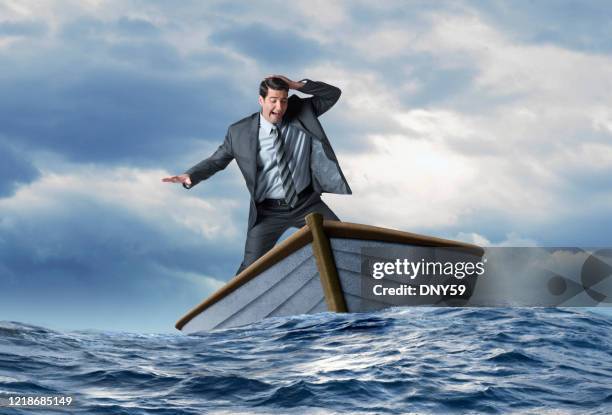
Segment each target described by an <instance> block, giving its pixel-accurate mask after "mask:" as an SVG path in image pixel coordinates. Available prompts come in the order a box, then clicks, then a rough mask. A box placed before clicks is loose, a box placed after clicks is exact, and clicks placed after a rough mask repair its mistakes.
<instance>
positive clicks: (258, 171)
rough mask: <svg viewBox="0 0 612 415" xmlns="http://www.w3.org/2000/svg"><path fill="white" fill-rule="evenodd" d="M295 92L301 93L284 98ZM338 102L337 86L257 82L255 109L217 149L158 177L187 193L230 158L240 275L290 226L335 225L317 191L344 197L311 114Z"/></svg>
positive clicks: (274, 79) (278, 78) (273, 79)
mask: <svg viewBox="0 0 612 415" xmlns="http://www.w3.org/2000/svg"><path fill="white" fill-rule="evenodd" d="M289 89H295V90H298V91H300V92H303V93H305V94H308V95H312V96H311V97H309V98H300V97H298V96H297V95H292V96H291V97H288V95H289ZM339 98H340V89H338V88H336V87H334V86H331V85H328V84H325V83H323V82H315V81H311V80H309V79H304V80H302V81H299V82H295V81H292V80H290V79H288V78H286V77H285V76H282V75H272V76H270V77H267V78H266V79H264V80H263V81H262V82H261V84H260V88H259V104H260V106H261V111H260V112H256V113H254V114H252V115H250V116H248V117H246V118H243V119H242V120H240V121H238V122H236V123H234V124H232V125H230V127H229V128H228V130H227V134H226V136H225V140H224V141H223V144H221V145H220V146H219V148H218V149H217V151H215V152H214V154H213V155H211V156H210V157H209V158H207V159H205V160H202V161H201V162H199V163H198V164H196V165H195V166H193V167H192V168H190V169H189V170H187V171H186V172H185V173H184V174H181V175H178V176H171V177H166V178H163V179H162V180H163V181H164V182H171V183H182V184H183V187H185V188H186V189H190V188H192V187H193V186H195V185H196V184H198V183H199V182H200V181H202V180H206V179H208V178H209V177H210V176H212V175H213V174H215V173H216V172H218V171H219V170H222V169H224V168H225V167H226V166H227V165H228V164H229V163H230V162H231V161H232V160H234V159H235V160H236V162H237V164H238V167H239V168H240V171H241V172H242V175H243V176H244V180H245V182H246V186H247V189H248V190H249V193H250V194H251V203H250V204H251V206H250V211H249V222H248V230H247V238H246V243H245V248H244V259H243V261H242V264H241V265H240V267H239V268H238V272H237V274H238V273H240V272H241V271H242V270H243V269H245V268H246V267H247V266H249V265H250V264H252V263H253V262H255V261H256V260H257V259H258V258H259V257H261V256H262V255H263V254H265V253H266V252H267V251H268V250H270V249H271V248H272V247H273V246H274V244H275V243H276V242H277V241H278V239H279V238H280V236H281V235H282V234H283V232H285V230H287V229H288V228H290V227H297V228H299V227H302V226H304V223H305V221H304V217H305V216H306V215H307V214H309V213H312V212H318V213H321V214H322V215H323V217H324V218H325V219H331V220H339V219H338V217H337V216H336V215H335V214H334V212H332V210H331V209H330V208H329V207H328V206H327V205H326V204H325V203H324V202H323V201H322V200H321V193H323V192H328V193H338V194H351V189H350V187H349V185H348V183H347V181H346V179H345V178H344V174H343V173H342V170H341V169H340V165H339V164H338V160H337V159H336V156H335V154H334V151H333V150H332V147H331V145H330V144H329V140H328V138H327V136H326V135H325V131H323V127H322V126H321V124H320V123H319V120H318V117H319V116H320V115H322V114H323V113H325V112H326V111H327V110H328V109H330V108H331V107H332V106H333V105H334V104H335V103H336V101H338V99H339Z"/></svg>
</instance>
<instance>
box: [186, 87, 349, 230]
mask: <svg viewBox="0 0 612 415" xmlns="http://www.w3.org/2000/svg"><path fill="white" fill-rule="evenodd" d="M305 81H306V83H305V84H304V86H303V87H302V88H301V89H300V91H301V92H304V93H305V94H310V95H312V97H309V98H300V97H298V96H297V95H291V97H289V102H288V106H287V111H286V112H285V115H284V117H283V121H285V122H290V123H292V124H293V125H295V126H296V127H298V128H301V129H302V130H304V131H305V132H307V133H308V135H309V136H310V137H312V143H311V144H312V145H311V157H310V171H311V179H312V186H313V188H314V190H315V192H317V193H319V194H321V193H323V192H327V193H339V194H351V189H350V187H349V185H348V183H347V181H346V179H345V178H344V174H343V173H342V170H341V169H340V165H339V164H338V159H337V158H336V155H335V154H334V150H333V149H332V147H331V145H330V144H329V140H328V138H327V136H326V135H325V131H323V127H321V124H320V123H319V120H318V119H317V117H319V116H320V115H321V114H323V113H324V112H326V111H327V110H328V109H330V108H331V107H332V106H333V105H334V104H335V103H336V101H338V99H339V98H340V93H341V91H340V89H339V88H336V87H335V86H332V85H328V84H326V83H323V82H315V81H311V80H308V79H306V80H305ZM258 128H259V112H256V113H254V114H252V115H250V116H248V117H246V118H243V119H242V120H240V121H238V122H235V123H234V124H232V125H230V126H229V128H228V130H227V134H226V136H225V140H224V141H223V144H221V145H220V146H219V148H218V149H217V151H215V152H214V153H213V155H212V156H210V157H209V158H207V159H205V160H202V161H201V162H199V163H198V164H196V165H195V166H193V167H192V168H190V169H189V170H187V171H186V172H185V173H186V174H189V176H190V179H191V183H192V184H191V186H185V187H186V188H188V189H189V188H191V187H193V186H195V185H196V184H198V183H199V182H201V181H202V180H206V179H208V178H209V177H210V176H212V175H213V174H215V173H216V172H218V171H219V170H223V169H224V168H225V167H227V165H228V164H229V163H230V162H231V161H232V160H233V159H236V163H238V167H239V168H240V171H241V172H242V175H243V176H244V181H245V182H246V186H247V189H248V190H249V193H250V194H251V206H250V211H249V227H248V228H249V229H251V228H252V227H253V226H254V225H255V222H256V220H257V209H256V207H255V199H254V195H255V184H256V182H257V153H258V151H259V150H258V143H259V139H258V135H259V129H258Z"/></svg>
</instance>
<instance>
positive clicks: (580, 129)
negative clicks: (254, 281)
mask: <svg viewBox="0 0 612 415" xmlns="http://www.w3.org/2000/svg"><path fill="white" fill-rule="evenodd" d="M294 3H295V4H290V3H289V2H285V1H260V2H242V1H208V2H200V1H192V2H190V1H182V2H164V1H149V0H147V1H145V0H142V1H137V0H133V1H126V0H116V1H98V0H89V1H83V0H74V1H68V0H67V1H45V2H42V1H34V0H19V1H18V0H0V63H1V64H0V173H1V174H0V320H16V321H21V322H26V323H32V324H40V325H44V326H47V327H51V328H102V329H113V330H132V331H157V332H159V331H172V330H173V325H174V322H175V321H176V320H177V319H178V318H179V317H180V316H181V315H182V314H183V313H184V312H185V311H187V310H188V309H189V308H191V307H192V306H194V305H195V304H197V303H198V302H200V301H201V300H202V298H204V297H205V296H207V295H208V294H209V293H211V292H212V291H213V290H215V289H216V288H218V287H220V286H221V285H222V284H223V283H224V281H226V280H227V279H229V278H230V277H231V276H233V272H234V271H235V269H236V268H237V266H238V264H239V263H240V261H241V259H242V249H243V242H244V235H245V230H246V220H247V213H248V194H247V191H246V187H245V186H244V182H243V180H242V177H241V175H240V172H239V170H238V168H237V166H236V164H235V163H232V164H230V166H229V167H228V168H227V169H226V170H225V171H223V172H220V173H219V174H217V175H216V176H214V177H213V178H212V179H210V180H209V181H207V182H203V183H201V184H200V185H198V186H197V187H196V188H194V189H193V190H191V191H186V190H184V189H182V188H181V187H179V186H177V185H172V184H167V183H161V182H160V178H161V177H164V176H166V175H170V174H178V173H181V172H183V171H184V170H185V169H187V168H188V167H191V166H192V165H193V164H195V163H197V162H198V161H200V160H202V159H203V158H205V157H206V156H208V155H209V154H210V153H211V152H212V151H213V150H214V149H215V148H216V147H217V146H218V145H219V144H220V142H221V141H222V139H223V136H224V134H225V131H226V128H227V126H228V125H229V124H231V123H232V122H234V121H236V120H238V119H240V118H242V117H244V116H246V115H249V114H251V113H253V112H255V111H257V110H258V106H257V87H258V84H259V81H260V80H261V78H262V77H264V76H265V75H268V74H271V73H280V74H284V75H286V76H288V77H289V78H292V79H296V80H297V79H301V78H305V77H308V78H311V79H316V80H322V81H325V82H328V83H331V84H333V85H337V86H338V87H340V88H341V89H342V91H343V95H342V98H341V99H340V101H339V102H338V104H336V106H335V107H334V108H333V109H332V110H331V111H329V112H328V113H326V114H325V115H324V116H323V117H322V118H321V121H322V123H323V124H324V126H325V128H326V131H327V133H328V136H329V137H330V140H331V141H332V143H333V145H334V148H335V151H336V154H337V155H338V158H339V160H340V163H341V165H342V167H343V169H344V172H345V173H346V175H347V179H348V180H349V183H350V184H351V187H352V189H353V192H354V194H353V195H352V196H331V195H327V196H325V197H324V199H325V200H326V202H327V203H328V204H329V205H330V206H331V207H332V208H333V209H334V210H335V211H336V213H337V214H338V215H339V216H340V217H341V218H342V219H343V220H345V221H351V222H358V223H367V224H374V225H380V226H386V227H391V228H396V229H401V230H407V231H412V232H418V233H423V234H427V235H435V236H441V237H448V238H454V239H461V240H465V241H470V242H476V243H480V244H482V245H485V246H492V245H512V246H524V245H555V246H611V244H612V215H610V212H611V211H612V192H611V190H612V180H611V179H610V177H612V176H611V175H612V95H610V93H609V91H611V90H612V42H610V39H612V26H611V25H610V19H611V18H612V12H611V10H610V7H609V2H606V1H562V0H559V1H543V0H542V1H506V2H504V1H490V2H481V1H452V2H445V1H438V2H429V1H410V2H406V1H397V2H396V1H384V2H369V1H350V2H349V1H309V2H301V3H298V2H294Z"/></svg>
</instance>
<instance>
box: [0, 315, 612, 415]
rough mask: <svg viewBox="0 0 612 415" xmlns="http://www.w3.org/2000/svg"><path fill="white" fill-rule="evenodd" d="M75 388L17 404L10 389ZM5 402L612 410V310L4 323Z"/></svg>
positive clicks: (317, 410) (225, 408) (145, 408)
mask: <svg viewBox="0 0 612 415" xmlns="http://www.w3.org/2000/svg"><path fill="white" fill-rule="evenodd" d="M16 396H51V397H61V396H64V397H67V396H69V397H71V398H72V403H71V405H70V406H63V407H61V406H57V407H50V406H47V407H40V406H39V407H34V406H30V407H15V406H12V407H9V406H6V405H7V404H8V401H7V399H8V397H16ZM0 397H2V399H3V405H4V406H2V407H0V414H2V415H8V414H47V413H49V414H55V413H71V414H113V415H115V414H207V413H211V414H214V413H219V414H250V413H257V414H260V413H262V414H332V413H337V414H345V413H346V414H408V413H426V414H427V413H434V414H451V413H461V414H464V413H475V414H476V413H478V414H480V413H485V414H486V413H491V414H495V413H528V414H566V413H567V414H610V413H612V318H611V317H609V316H605V315H598V314H594V313H590V312H588V311H585V310H580V309H475V308H406V309H391V310H388V311H385V312H378V313H372V314H347V315H338V314H332V313H324V314H317V315H310V316H297V317H291V318H276V319H271V320H266V321H263V322H260V323H257V324H253V325H250V326H246V327H243V328H237V329H229V330H224V331H217V332H212V333H203V334H201V335H196V336H185V335H182V334H180V333H177V334H159V335H150V334H147V335H144V334H134V333H115V332H92V331H69V332H59V331H53V330H48V329H45V328H42V327H35V326H31V325H26V324H20V323H16V322H2V323H0Z"/></svg>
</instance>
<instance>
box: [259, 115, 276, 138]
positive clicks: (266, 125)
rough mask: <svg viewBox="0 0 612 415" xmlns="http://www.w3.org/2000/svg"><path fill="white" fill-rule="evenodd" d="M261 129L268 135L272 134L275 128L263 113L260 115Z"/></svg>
mask: <svg viewBox="0 0 612 415" xmlns="http://www.w3.org/2000/svg"><path fill="white" fill-rule="evenodd" d="M259 128H260V129H262V130H263V131H264V132H265V133H266V135H270V134H272V128H274V124H272V123H271V122H270V121H268V120H266V119H265V118H264V116H263V115H262V113H261V112H260V113H259Z"/></svg>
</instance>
